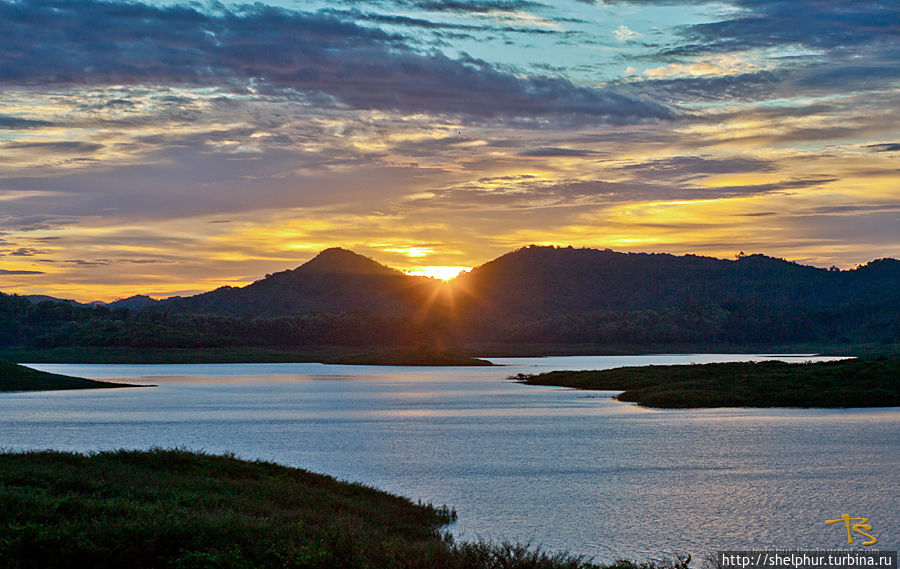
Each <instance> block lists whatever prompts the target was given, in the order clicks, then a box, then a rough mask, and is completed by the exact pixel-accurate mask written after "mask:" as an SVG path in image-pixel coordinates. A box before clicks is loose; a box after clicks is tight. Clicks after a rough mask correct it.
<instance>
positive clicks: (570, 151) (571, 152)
mask: <svg viewBox="0 0 900 569" xmlns="http://www.w3.org/2000/svg"><path fill="white" fill-rule="evenodd" d="M596 154H597V152H595V151H593V150H579V149H577V148H558V147H555V146H545V147H541V148H533V149H530V150H523V151H522V152H520V153H519V156H548V157H553V156H560V157H563V156H572V157H577V156H594V155H596Z"/></svg>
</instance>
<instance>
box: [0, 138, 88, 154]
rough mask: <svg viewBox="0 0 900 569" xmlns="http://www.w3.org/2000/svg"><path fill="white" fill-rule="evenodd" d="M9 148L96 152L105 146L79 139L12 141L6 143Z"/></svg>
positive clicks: (5, 146) (5, 145) (4, 146)
mask: <svg viewBox="0 0 900 569" xmlns="http://www.w3.org/2000/svg"><path fill="white" fill-rule="evenodd" d="M3 148H7V149H34V150H39V151H46V152H64V153H70V152H96V151H98V150H100V149H101V148H103V145H102V144H97V143H93V142H79V141H55V142H11V143H8V144H4V145H3Z"/></svg>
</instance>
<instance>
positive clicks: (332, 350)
mask: <svg viewBox="0 0 900 569" xmlns="http://www.w3.org/2000/svg"><path fill="white" fill-rule="evenodd" d="M0 358H3V359H5V360H7V361H15V362H29V363H113V364H201V363H204V364H205V363H304V362H317V363H329V364H359V365H363V364H369V365H395V366H418V365H433V366H485V365H491V364H490V362H488V361H486V360H480V359H477V358H473V357H471V356H468V355H465V354H459V353H453V352H445V351H439V350H428V349H421V348H410V349H387V348H386V349H381V350H364V349H361V348H345V347H340V346H311V347H308V348H303V349H296V350H294V349H278V348H254V347H237V348H200V349H143V348H105V347H99V348H95V347H66V348H47V349H30V348H6V349H4V350H0Z"/></svg>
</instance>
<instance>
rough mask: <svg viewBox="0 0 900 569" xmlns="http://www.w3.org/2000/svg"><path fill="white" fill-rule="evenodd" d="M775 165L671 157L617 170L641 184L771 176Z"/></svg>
mask: <svg viewBox="0 0 900 569" xmlns="http://www.w3.org/2000/svg"><path fill="white" fill-rule="evenodd" d="M774 169H775V167H774V165H773V164H772V163H771V162H769V161H766V160H760V159H756V158H704V157H701V156H673V157H670V158H662V159H659V160H651V161H649V162H641V163H639V164H629V165H627V166H622V167H620V168H618V170H620V171H623V172H629V173H631V174H632V175H635V176H639V177H640V178H641V179H642V180H663V181H665V180H669V181H676V180H678V181H681V180H690V179H692V178H696V177H698V176H707V175H715V174H735V173H741V172H771V171H773V170H774Z"/></svg>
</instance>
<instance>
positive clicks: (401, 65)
mask: <svg viewBox="0 0 900 569" xmlns="http://www.w3.org/2000/svg"><path fill="white" fill-rule="evenodd" d="M440 4H441V5H447V6H450V7H451V8H458V9H463V8H466V9H468V10H470V11H474V10H479V9H485V10H487V9H491V10H497V9H505V8H507V7H508V8H514V7H521V6H522V5H523V3H522V2H500V1H495V2H474V3H467V2H456V3H451V4H446V3H440ZM525 4H527V5H529V6H531V5H533V4H532V3H525ZM419 5H420V7H424V6H430V4H429V3H419ZM436 5H437V3H436ZM216 6H217V7H216V8H215V10H216V11H214V12H201V11H199V10H197V9H193V8H189V7H185V6H169V7H155V6H151V5H147V4H141V3H133V2H129V3H124V2H105V1H100V0H35V1H33V2H27V3H20V2H11V1H10V0H0V54H2V55H0V86H2V85H7V86H18V87H22V86H25V87H31V88H35V89H37V88H49V87H54V88H56V87H66V86H68V87H76V86H78V87H80V86H83V85H97V86H101V85H126V86H127V85H138V84H144V85H174V86H177V85H181V86H197V87H216V88H219V89H222V90H228V91H230V92H234V93H245V94H247V93H257V94H262V95H268V96H279V97H290V96H295V97H296V96H297V95H301V96H302V97H305V98H307V99H309V98H313V99H315V100H317V102H318V103H319V104H320V105H323V104H325V103H327V102H328V101H330V102H331V104H332V105H338V106H345V107H350V108H354V109H371V110H387V111H399V112H404V113H422V112H424V113H433V114H453V115H464V116H470V117H477V118H488V119H494V118H500V119H503V118H527V119H537V118H540V117H553V118H556V119H571V120H573V121H575V120H577V121H578V122H581V123H583V122H593V123H603V122H608V123H632V122H646V121H656V120H660V119H671V118H674V117H675V116H676V114H675V112H674V111H673V110H671V109H669V108H667V107H665V106H663V105H661V104H659V103H657V102H654V101H651V100H649V99H647V98H644V97H639V96H635V95H630V94H624V93H621V92H617V91H616V90H614V89H612V88H591V87H584V86H579V85H575V84H574V83H572V82H570V81H568V80H566V79H563V78H556V77H544V76H520V75H514V74H511V73H507V72H504V71H500V70H498V69H496V68H495V67H493V66H492V65H490V64H489V63H487V62H486V61H483V60H479V59H476V58H472V57H468V56H462V57H460V58H458V59H452V58H450V57H448V56H446V55H444V54H442V53H440V52H436V51H431V52H419V51H416V50H415V49H413V48H412V47H411V46H410V45H409V43H410V42H408V41H407V38H404V37H403V36H400V35H398V34H391V33H387V32H385V31H382V30H379V29H376V28H371V27H364V26H360V25H357V24H355V23H353V22H351V21H346V20H342V19H340V18H338V17H336V16H334V15H329V14H324V13H316V14H312V13H305V12H294V11H288V10H283V9H276V8H272V7H268V6H264V5H260V4H254V5H252V6H244V7H241V8H238V9H235V11H228V10H226V9H225V8H223V7H222V6H221V5H216ZM36 23H37V24H36ZM575 117H577V119H576V118H575Z"/></svg>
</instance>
